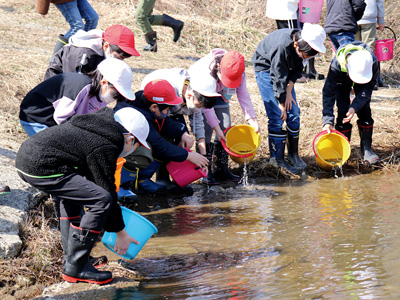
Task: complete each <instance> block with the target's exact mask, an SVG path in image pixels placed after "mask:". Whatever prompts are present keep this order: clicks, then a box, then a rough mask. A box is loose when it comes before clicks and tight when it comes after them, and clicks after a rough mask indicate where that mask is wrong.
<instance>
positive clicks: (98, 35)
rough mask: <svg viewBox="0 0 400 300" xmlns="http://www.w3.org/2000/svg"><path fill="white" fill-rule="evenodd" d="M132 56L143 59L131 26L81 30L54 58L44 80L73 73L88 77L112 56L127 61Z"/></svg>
mask: <svg viewBox="0 0 400 300" xmlns="http://www.w3.org/2000/svg"><path fill="white" fill-rule="evenodd" d="M132 55H133V56H140V54H139V53H138V52H137V51H136V49H135V36H134V35H133V32H132V31H131V30H130V29H129V28H128V27H125V26H123V25H112V26H110V27H107V29H106V30H105V31H102V30H100V29H93V30H90V31H88V32H86V31H83V30H78V32H77V33H76V34H75V35H74V36H72V37H71V38H70V39H69V43H68V44H67V45H66V46H65V47H63V48H62V49H61V50H59V51H58V52H57V53H56V54H55V55H54V58H53V60H52V61H51V62H50V64H49V67H48V68H47V70H46V74H45V76H44V79H45V80H46V79H49V78H50V77H53V76H55V75H57V74H61V73H69V72H73V73H83V74H87V73H90V72H92V71H94V70H96V68H97V65H98V64H99V63H101V62H102V61H103V60H104V59H106V58H108V57H114V58H117V59H120V60H124V59H126V58H129V57H131V56H132Z"/></svg>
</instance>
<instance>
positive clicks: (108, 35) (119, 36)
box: [103, 25, 140, 56]
mask: <svg viewBox="0 0 400 300" xmlns="http://www.w3.org/2000/svg"><path fill="white" fill-rule="evenodd" d="M103 38H104V40H105V41H106V42H108V43H110V44H113V45H117V46H118V47H120V48H121V49H122V50H124V51H125V52H126V53H128V54H130V55H133V56H140V54H139V52H137V51H136V49H135V36H134V35H133V32H132V31H131V30H130V29H129V28H128V27H125V26H124V25H112V26H110V27H107V29H106V31H105V32H104V37H103Z"/></svg>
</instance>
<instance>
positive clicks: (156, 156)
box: [121, 80, 208, 193]
mask: <svg viewBox="0 0 400 300" xmlns="http://www.w3.org/2000/svg"><path fill="white" fill-rule="evenodd" d="M182 101H183V100H182V98H180V97H178V96H177V95H176V93H175V90H174V88H173V87H172V86H171V84H170V83H169V82H168V81H167V80H153V81H150V82H149V83H148V84H147V85H146V86H145V88H144V90H143V91H139V92H137V93H136V100H135V101H133V102H129V104H128V105H131V106H132V107H134V108H136V109H137V110H139V111H140V112H141V113H142V114H143V115H144V116H145V117H146V119H147V121H148V123H149V126H150V133H149V137H148V139H147V140H148V142H149V144H150V145H151V148H152V151H147V150H146V149H143V147H141V148H139V149H138V151H141V153H139V152H138V151H137V152H135V153H132V155H130V156H128V157H127V159H126V160H127V161H126V163H125V164H124V167H123V168H122V171H121V184H122V186H123V185H124V183H125V185H126V183H127V182H128V183H129V182H131V183H132V182H133V183H134V184H133V186H132V188H133V189H134V192H150V193H162V192H165V191H167V188H166V187H165V186H163V185H160V184H157V183H155V182H153V181H151V180H150V178H151V177H152V176H153V174H154V173H155V172H156V171H157V169H158V167H159V165H160V163H161V162H164V161H165V162H169V161H177V162H182V161H185V160H189V161H190V162H192V163H193V164H195V165H197V166H199V167H201V168H202V167H205V166H207V163H208V160H207V158H205V157H204V156H203V155H201V154H199V153H196V152H188V151H187V150H186V149H190V148H191V147H192V146H193V144H194V142H193V138H192V136H190V135H189V133H188V131H187V128H186V126H185V125H183V124H182V123H180V122H176V121H174V120H173V119H171V118H170V117H168V111H169V110H170V109H171V108H172V107H173V106H175V105H178V104H181V103H182ZM166 138H167V139H169V140H171V141H175V142H176V144H178V143H179V146H178V145H175V144H173V143H170V142H168V141H167V140H166ZM143 150H145V152H143ZM139 155H140V156H145V157H148V158H149V160H150V161H151V162H150V163H148V164H147V165H138V164H137V163H136V162H137V161H139V159H138V156H139ZM137 169H138V170H137Z"/></svg>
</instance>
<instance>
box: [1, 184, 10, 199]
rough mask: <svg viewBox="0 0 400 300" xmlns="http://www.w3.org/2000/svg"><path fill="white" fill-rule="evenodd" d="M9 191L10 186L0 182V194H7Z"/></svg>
mask: <svg viewBox="0 0 400 300" xmlns="http://www.w3.org/2000/svg"><path fill="white" fill-rule="evenodd" d="M9 193H11V191H10V187H9V186H8V185H5V184H2V183H0V196H3V195H8V194H9Z"/></svg>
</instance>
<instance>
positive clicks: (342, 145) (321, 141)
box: [313, 130, 351, 171]
mask: <svg viewBox="0 0 400 300" xmlns="http://www.w3.org/2000/svg"><path fill="white" fill-rule="evenodd" d="M313 150H314V154H315V159H316V161H317V164H318V165H319V166H320V167H321V168H322V169H324V170H329V171H330V170H332V169H333V168H335V167H339V166H342V165H343V164H344V163H345V162H346V161H347V160H348V159H349V157H350V153H351V149H350V143H349V141H348V139H347V138H346V137H345V136H344V135H343V134H342V133H341V132H339V131H337V130H331V133H328V131H327V130H324V131H321V132H320V133H318V134H317V135H316V136H315V138H314V142H313Z"/></svg>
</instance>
